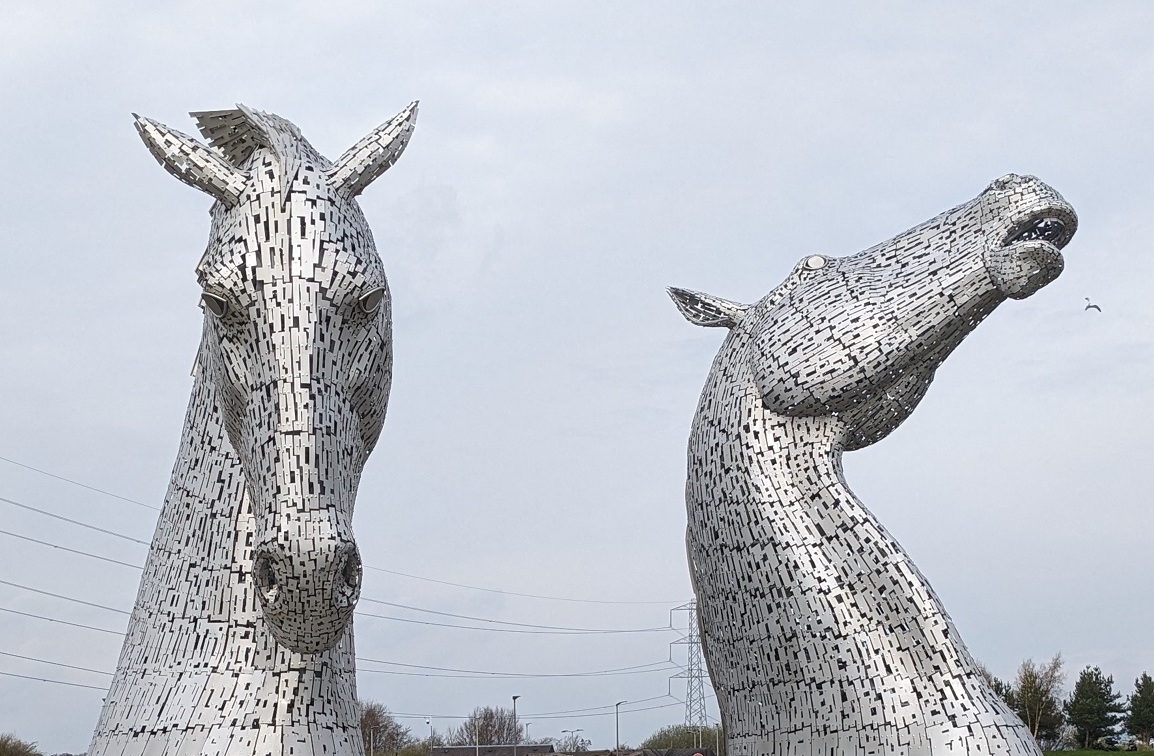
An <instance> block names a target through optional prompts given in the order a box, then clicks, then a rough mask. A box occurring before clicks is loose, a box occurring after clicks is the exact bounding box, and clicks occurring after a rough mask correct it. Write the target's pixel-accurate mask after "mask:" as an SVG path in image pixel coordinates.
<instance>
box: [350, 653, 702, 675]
mask: <svg viewBox="0 0 1154 756" xmlns="http://www.w3.org/2000/svg"><path fill="white" fill-rule="evenodd" d="M357 661H360V662H367V663H370V664H389V665H392V666H395V667H406V668H409V669H427V670H433V671H436V672H460V673H464V675H444V676H445V677H458V676H469V677H471V678H476V677H478V676H480V677H501V678H534V679H538V678H544V677H613V676H617V675H640V674H647V673H649V672H665V671H667V670H669V669H680V667H678V666H677V665H676V664H673V663H672V662H671V661H669V660H663V661H659V662H650V663H649V664H638V665H635V666H632V667H618V668H616V669H603V670H596V671H593V672H554V673H547V674H532V673H528V672H493V671H484V670H476V669H455V668H453V667H432V666H427V665H424V664H405V663H403V662H391V661H385V660H384V659H368V658H365V657H363V656H358V657H357ZM658 664H665V665H667V666H664V667H658V666H656V665H658ZM645 667H651V669H644V668H645ZM365 671H367V672H381V673H385V674H405V673H401V672H392V671H391V670H385V669H366V670H365ZM427 676H428V677H440V676H441V675H427Z"/></svg>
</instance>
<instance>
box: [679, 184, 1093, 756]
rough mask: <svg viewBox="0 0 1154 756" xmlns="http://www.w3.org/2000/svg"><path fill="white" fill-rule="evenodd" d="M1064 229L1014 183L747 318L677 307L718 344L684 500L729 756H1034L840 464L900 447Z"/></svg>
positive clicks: (835, 264)
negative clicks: (945, 365) (906, 425)
mask: <svg viewBox="0 0 1154 756" xmlns="http://www.w3.org/2000/svg"><path fill="white" fill-rule="evenodd" d="M1076 228H1077V216H1076V215H1075V213H1074V209H1073V208H1072V207H1071V206H1070V205H1069V204H1068V203H1067V202H1066V201H1065V200H1064V199H1062V197H1061V196H1060V195H1059V194H1058V193H1057V192H1055V191H1054V190H1053V189H1051V188H1050V187H1049V186H1047V185H1045V184H1043V183H1042V182H1041V181H1038V180H1037V179H1036V178H1033V177H1031V176H1017V175H1013V174H1010V175H1007V176H1004V177H1002V178H1000V179H998V180H996V181H994V182H993V183H992V184H991V185H990V186H989V187H988V188H987V189H986V190H985V191H984V192H982V193H981V194H980V195H979V196H978V197H977V198H975V199H974V200H971V201H970V202H967V203H965V204H963V205H960V206H958V207H956V208H954V209H953V210H950V211H947V212H945V213H942V214H941V215H939V216H937V217H936V218H933V219H931V220H929V221H926V222H925V223H922V224H921V225H919V226H916V227H914V228H912V229H910V230H909V231H906V232H905V233H902V234H899V235H898V236H896V237H894V238H893V239H890V240H889V241H886V242H883V243H882V244H879V245H877V246H875V247H871V248H870V249H867V250H865V251H863V252H859V253H858V254H855V255H850V256H848V257H840V258H837V257H827V256H824V255H810V256H809V257H806V258H804V259H803V260H802V261H801V262H799V263H798V264H797V265H796V267H795V268H794V270H793V271H792V272H791V273H790V275H789V276H788V277H787V278H786V280H785V281H784V282H783V283H782V284H781V285H779V286H778V287H777V288H775V289H774V290H773V291H771V292H770V293H769V294H767V295H766V296H765V297H764V298H762V299H761V300H760V301H758V302H756V303H754V304H752V305H747V304H741V303H738V302H732V301H729V300H726V299H721V298H719V297H714V296H711V295H708V294H703V293H700V292H693V291H688V290H684V289H670V294H671V295H672V297H673V299H674V302H675V303H676V304H677V306H678V308H679V309H680V310H681V312H682V314H683V315H684V316H685V317H686V318H687V319H688V320H689V321H690V322H692V323H694V324H696V325H703V326H719V327H725V328H728V329H729V332H728V335H727V336H726V339H725V341H724V343H723V344H722V347H721V349H720V351H719V352H718V354H717V357H716V359H715V360H714V363H713V367H712V370H711V371H710V374H709V376H708V378H707V380H706V384H705V388H704V390H703V391H702V394H701V400H700V403H699V405H698V408H697V414H696V416H695V417H694V421H693V428H692V430H691V433H690V440H689V449H688V477H687V481H686V492H685V496H686V506H687V513H688V527H687V530H686V543H687V551H688V556H689V564H690V573H691V576H692V578H693V584H694V587H695V590H696V592H697V597H698V614H699V626H700V628H701V633H702V647H703V650H704V651H705V657H706V661H707V663H708V665H709V670H710V679H711V681H712V682H713V686H714V690H715V691H716V693H717V699H718V704H719V707H720V709H721V714H722V719H723V722H724V725H725V731H726V733H727V737H728V739H729V753H730V754H731V756H768V755H769V754H773V755H774V756H800V755H801V754H806V756H809V755H810V754H818V753H820V754H860V755H862V756H864V755H865V754H895V755H899V756H915V755H919V756H921V755H929V754H938V753H962V754H969V753H973V754H976V753H982V754H991V753H1006V754H1035V755H1037V754H1040V751H1039V750H1038V748H1037V745H1036V744H1035V743H1034V741H1033V738H1032V737H1031V736H1030V733H1029V731H1028V730H1026V728H1025V726H1024V725H1023V724H1022V723H1021V722H1020V721H1019V720H1018V718H1017V717H1016V716H1015V715H1014V713H1013V712H1012V711H1010V710H1009V709H1008V708H1007V707H1006V705H1005V703H1004V702H1003V701H1002V700H1001V698H1000V697H999V696H998V695H997V694H996V693H994V692H993V691H992V690H990V688H989V686H988V685H987V684H986V683H985V681H984V679H983V678H982V676H981V675H980V674H979V673H978V667H977V665H976V664H975V662H974V660H973V659H972V658H971V656H970V654H969V652H968V651H967V650H966V648H965V646H964V644H963V643H962V641H961V639H960V636H959V634H958V632H957V629H956V628H955V627H954V626H953V623H952V621H951V620H950V618H949V616H948V615H947V614H946V611H945V609H944V608H943V607H942V604H941V602H940V600H939V599H938V597H937V596H936V595H935V593H934V592H933V590H932V588H930V586H929V583H928V582H927V581H926V580H925V578H924V577H923V576H922V575H921V574H920V573H919V572H918V570H917V568H916V567H915V566H914V564H913V563H912V561H910V559H909V557H908V556H907V555H906V554H905V552H904V551H903V550H902V548H901V546H900V545H898V543H897V542H896V541H895V540H894V539H893V538H892V537H891V536H890V535H889V533H887V532H886V531H885V529H884V528H883V527H882V526H881V524H880V523H879V522H878V521H877V520H876V518H874V516H873V515H872V514H871V513H870V512H869V510H867V509H866V508H865V506H864V505H863V504H862V503H861V502H860V501H859V500H858V499H857V497H856V496H854V494H853V492H852V491H851V490H850V488H849V486H848V485H847V484H846V482H845V480H844V477H843V474H842V464H841V455H842V453H843V452H844V451H851V450H854V449H860V448H862V447H865V446H868V445H870V444H873V443H875V442H877V441H878V440H880V439H882V438H884V437H885V436H886V435H887V434H889V433H890V432H892V431H893V430H894V429H895V428H897V427H898V425H900V424H901V423H902V422H903V421H904V420H905V419H906V418H907V417H908V416H909V415H910V413H911V412H913V410H914V409H915V408H916V406H917V405H918V403H919V402H920V401H921V400H922V398H923V397H924V396H925V394H926V391H927V390H928V388H929V385H930V382H931V381H932V380H933V377H934V372H935V370H936V369H937V367H938V366H939V365H940V364H941V363H942V362H943V361H944V360H945V359H946V358H947V357H948V356H949V354H950V353H951V352H952V351H953V349H954V348H955V347H957V346H958V344H960V343H961V341H962V340H963V339H964V338H965V337H966V335H968V334H969V333H970V332H971V331H972V330H973V329H974V328H975V327H976V326H977V325H978V324H979V323H980V322H981V321H982V320H984V319H985V318H986V317H987V316H988V315H989V314H990V313H991V312H993V310H994V309H995V308H996V307H997V306H998V305H999V304H1001V303H1002V302H1004V301H1006V300H1007V299H1022V298H1024V297H1028V296H1030V295H1032V294H1034V293H1035V292H1037V291H1038V290H1039V289H1041V288H1042V287H1043V286H1045V285H1046V284H1048V283H1050V282H1051V281H1053V280H1054V279H1055V278H1056V277H1057V276H1058V275H1059V274H1060V273H1061V272H1062V268H1063V264H1064V263H1063V258H1062V248H1063V247H1065V246H1066V244H1067V243H1068V242H1069V241H1070V239H1071V237H1072V236H1073V234H1074V231H1075V230H1076Z"/></svg>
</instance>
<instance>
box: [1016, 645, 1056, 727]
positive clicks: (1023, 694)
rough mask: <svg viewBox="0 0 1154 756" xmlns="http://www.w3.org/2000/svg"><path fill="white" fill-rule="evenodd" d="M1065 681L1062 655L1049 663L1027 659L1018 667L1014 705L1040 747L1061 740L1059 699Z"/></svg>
mask: <svg viewBox="0 0 1154 756" xmlns="http://www.w3.org/2000/svg"><path fill="white" fill-rule="evenodd" d="M1065 679H1066V674H1065V672H1063V670H1062V654H1061V653H1057V654H1054V658H1053V659H1051V660H1050V661H1049V662H1047V663H1046V664H1035V663H1034V660H1033V659H1026V661H1024V662H1022V664H1021V666H1019V667H1018V678H1017V679H1016V680H1015V681H1014V687H1013V690H1012V695H1011V698H1012V699H1013V703H1012V704H1011V705H1012V707H1013V709H1014V711H1015V713H1016V714H1017V715H1018V716H1019V717H1021V718H1022V721H1023V722H1025V723H1026V727H1028V728H1029V730H1030V734H1031V735H1033V736H1034V740H1036V741H1038V744H1039V745H1041V744H1043V743H1045V744H1053V743H1056V742H1057V741H1058V739H1059V738H1060V737H1061V734H1062V724H1063V718H1062V704H1061V699H1060V698H1059V696H1060V694H1061V692H1062V683H1063V682H1065Z"/></svg>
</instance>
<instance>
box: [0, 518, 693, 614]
mask: <svg viewBox="0 0 1154 756" xmlns="http://www.w3.org/2000/svg"><path fill="white" fill-rule="evenodd" d="M0 501H9V500H8V499H4V498H3V497H0ZM17 505H18V506H25V505H21V504H18V503H17ZM29 508H31V507H29ZM37 511H39V510H37ZM72 522H75V521H72ZM77 524H80V525H84V527H92V526H88V525H85V524H84V523H77ZM95 529H97V530H100V529H99V528H95ZM102 532H108V531H102ZM0 533H5V534H6V535H11V536H14V537H16V538H23V539H25V540H28V541H33V542H35V543H39V544H43V545H45V546H52V547H53V548H61V549H65V550H66V551H70V552H72V553H74V554H80V555H83V556H88V557H92V558H94V559H103V560H105V561H111V562H116V563H117V564H123V565H125V566H128V567H135V568H136V569H138V570H139V569H143V568H142V567H140V566H139V565H133V564H129V563H128V562H120V561H119V560H115V559H109V558H108V557H103V556H100V555H99V554H93V553H91V552H88V551H83V550H81V549H71V548H67V547H64V546H57V545H56V544H53V543H50V542H48V541H41V540H38V539H35V538H29V537H27V536H22V535H19V534H17V533H9V532H8V531H3V530H0ZM121 537H126V536H121ZM4 582H6V581H3V580H0V583H4ZM8 585H13V586H15V587H17V588H26V589H27V590H32V591H36V592H37V593H47V592H46V591H39V590H36V589H34V588H27V586H21V585H18V584H16V583H8ZM47 595H49V596H56V597H57V598H63V599H65V600H68V601H78V602H79V603H88V602H84V601H79V600H78V599H70V598H68V597H67V596H58V595H57V594H53V593H47ZM361 599H362V600H363V601H368V602H371V603H376V604H383V605H385V606H393V607H397V608H401V609H408V610H410V611H416V612H425V613H427V614H436V615H440V616H445V617H453V618H457V619H466V620H470V621H474V622H489V623H493V624H499V625H510V626H515V627H518V628H531V629H530V630H520V629H518V630H514V629H510V628H503V627H470V626H468V625H454V624H449V623H444V622H428V621H424V620H415V619H411V618H405V617H390V616H388V615H384V614H372V613H369V612H357V614H358V615H359V616H362V617H372V618H374V619H383V620H389V621H392V622H406V623H409V624H414V623H415V624H422V625H428V626H430V627H447V628H456V629H459V630H481V631H488V632H506V633H524V634H533V635H619V634H629V633H655V632H670V631H672V630H673V627H672V626H669V627H642V628H620V629H612V628H610V629H600V628H581V627H558V626H554V625H536V624H531V623H525V622H512V621H508V620H497V619H489V618H487V617H474V616H470V615H465V614H453V613H451V612H441V611H437V610H435V609H423V608H421V607H416V606H409V605H406V604H396V603H393V602H389V601H383V600H381V599H374V598H371V597H368V596H362V597H361ZM92 606H97V607H99V608H101V609H111V607H107V606H101V605H99V604H92ZM111 611H117V612H121V613H122V614H128V612H124V611H122V610H119V609H111Z"/></svg>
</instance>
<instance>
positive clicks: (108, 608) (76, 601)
mask: <svg viewBox="0 0 1154 756" xmlns="http://www.w3.org/2000/svg"><path fill="white" fill-rule="evenodd" d="M0 585H10V586H12V587H13V588H20V589H23V590H25V591H31V592H32V593H39V594H41V595H43V596H51V597H52V598H58V599H63V600H65V601H71V602H72V603H74V604H84V605H85V606H92V607H96V608H97V609H104V610H105V611H108V612H116V613H117V614H125V615H127V614H131V612H126V611H124V610H123V609H116V608H115V607H111V606H105V605H104V604H94V603H92V602H91V601H84V600H83V599H78V598H72V597H71V596H63V595H61V594H59V593H52V592H51V591H42V590H40V589H39V588H31V587H29V586H27V585H20V584H19V583H10V582H8V581H7V580H0Z"/></svg>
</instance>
